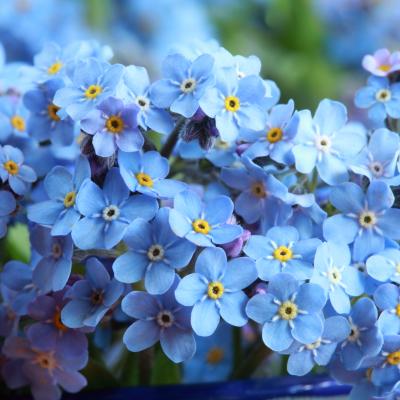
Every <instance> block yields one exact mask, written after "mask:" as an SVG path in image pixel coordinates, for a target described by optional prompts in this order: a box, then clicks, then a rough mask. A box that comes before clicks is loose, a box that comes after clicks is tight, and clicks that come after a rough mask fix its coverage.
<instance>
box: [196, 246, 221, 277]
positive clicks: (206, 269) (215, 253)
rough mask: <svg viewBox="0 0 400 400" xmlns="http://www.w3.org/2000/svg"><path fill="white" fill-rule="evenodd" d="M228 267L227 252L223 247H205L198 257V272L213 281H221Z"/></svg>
mask: <svg viewBox="0 0 400 400" xmlns="http://www.w3.org/2000/svg"><path fill="white" fill-rule="evenodd" d="M226 269H227V260H226V254H225V251H224V250H222V249H221V248H217V247H216V248H210V249H204V250H203V251H202V252H201V253H200V255H199V256H198V257H197V260H196V266H195V270H196V272H197V273H199V274H201V275H203V276H204V277H206V278H207V279H208V280H209V281H211V282H214V281H219V280H220V279H221V278H222V276H223V274H224V272H225V271H226Z"/></svg>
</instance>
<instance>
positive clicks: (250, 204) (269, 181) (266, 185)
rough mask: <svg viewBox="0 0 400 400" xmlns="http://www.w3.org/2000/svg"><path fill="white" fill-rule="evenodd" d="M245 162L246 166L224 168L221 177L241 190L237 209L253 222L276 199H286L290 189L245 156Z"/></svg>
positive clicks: (236, 204)
mask: <svg viewBox="0 0 400 400" xmlns="http://www.w3.org/2000/svg"><path fill="white" fill-rule="evenodd" d="M243 163H244V165H245V167H246V168H234V167H232V168H223V169H222V171H221V179H222V181H223V182H224V183H225V184H227V185H228V186H229V187H231V188H233V189H237V190H240V191H241V193H240V194H239V196H238V197H237V198H236V200H235V211H236V212H237V213H238V214H239V215H240V216H241V217H243V218H244V219H245V221H246V222H247V223H249V224H252V223H254V222H257V221H258V220H259V219H260V218H262V217H263V216H264V215H265V214H266V209H267V208H270V203H272V202H273V200H274V199H276V198H277V199H279V200H281V201H285V200H286V199H287V197H288V189H287V187H286V186H285V185H284V184H283V183H282V182H280V181H279V180H278V179H276V178H275V177H274V176H273V175H272V174H270V173H268V172H267V171H265V170H264V169H263V168H261V167H260V166H258V165H256V164H254V163H253V162H252V161H250V160H249V159H247V158H244V159H243ZM289 208H290V209H291V207H289Z"/></svg>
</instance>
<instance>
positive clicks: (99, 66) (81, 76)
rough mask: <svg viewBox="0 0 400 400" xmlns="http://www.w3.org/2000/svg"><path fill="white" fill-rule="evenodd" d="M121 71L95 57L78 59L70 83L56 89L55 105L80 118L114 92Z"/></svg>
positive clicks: (75, 117)
mask: <svg viewBox="0 0 400 400" xmlns="http://www.w3.org/2000/svg"><path fill="white" fill-rule="evenodd" d="M122 73H123V66H122V65H120V64H114V65H109V64H107V63H101V62H100V61H98V60H96V59H94V58H89V59H87V60H84V61H81V62H79V63H77V65H76V67H75V69H74V73H73V74H72V76H71V83H70V84H68V85H67V86H66V87H64V88H61V89H58V90H57V92H56V94H55V96H54V104H55V105H56V106H58V107H61V108H63V109H65V111H66V112H67V114H68V115H69V116H70V117H71V118H72V119H73V120H75V121H78V120H81V119H82V118H84V117H85V116H86V115H87V114H88V113H89V111H91V110H93V109H94V108H95V107H96V106H97V105H98V104H100V103H101V102H102V101H103V100H105V99H106V98H107V97H110V96H112V95H113V94H114V93H115V91H116V88H117V85H118V83H119V81H120V80H121V77H122Z"/></svg>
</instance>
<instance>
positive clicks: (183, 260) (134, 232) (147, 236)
mask: <svg viewBox="0 0 400 400" xmlns="http://www.w3.org/2000/svg"><path fill="white" fill-rule="evenodd" d="M168 217H169V209H168V208H161V209H160V210H159V211H158V213H157V215H156V216H155V218H154V220H153V221H152V222H147V221H146V220H144V219H142V218H137V219H135V220H134V221H133V222H132V223H131V224H130V226H129V228H128V230H127V231H126V234H125V236H124V242H125V243H126V244H127V245H128V249H129V250H128V251H127V252H126V253H125V254H122V255H121V256H119V257H118V258H117V259H116V260H115V261H114V264H113V270H114V275H115V277H116V279H118V280H119V281H120V282H124V283H134V282H138V281H140V280H141V279H144V286H145V288H146V290H147V291H148V292H149V293H150V294H162V293H165V292H166V291H167V290H168V289H169V288H170V287H171V286H172V284H173V282H174V279H175V269H180V268H183V267H186V266H187V265H188V264H189V262H190V260H191V258H192V256H193V253H194V251H195V250H196V246H195V245H194V244H193V243H191V242H189V241H187V240H185V239H181V238H178V237H177V236H175V235H174V233H173V232H172V231H171V228H170V227H169V223H168Z"/></svg>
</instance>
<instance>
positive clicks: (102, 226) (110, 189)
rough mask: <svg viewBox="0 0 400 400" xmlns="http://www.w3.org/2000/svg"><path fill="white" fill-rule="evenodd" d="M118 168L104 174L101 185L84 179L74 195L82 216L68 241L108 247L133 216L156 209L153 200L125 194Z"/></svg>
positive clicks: (81, 245) (85, 246) (150, 214)
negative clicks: (101, 186) (100, 186)
mask: <svg viewBox="0 0 400 400" xmlns="http://www.w3.org/2000/svg"><path fill="white" fill-rule="evenodd" d="M129 194H130V193H129V189H128V188H127V187H126V185H125V183H124V181H123V180H122V178H121V175H120V173H119V170H118V168H112V169H110V170H109V172H108V173H107V176H106V178H105V181H104V185H103V188H102V189H101V188H99V187H98V186H97V185H96V184H95V183H94V182H92V181H91V180H90V179H86V180H85V181H84V182H83V183H82V186H81V188H80V190H79V193H78V194H77V196H76V204H77V207H78V210H79V212H80V213H81V214H82V215H83V218H82V219H80V220H79V221H77V222H76V223H75V224H74V226H73V228H72V232H71V234H72V240H73V241H74V244H75V245H76V246H77V247H79V248H80V249H83V250H86V249H96V248H97V249H99V248H100V249H111V248H112V247H114V246H115V245H116V244H118V243H119V242H120V241H121V239H122V238H123V236H124V234H125V232H126V229H127V228H128V225H129V224H130V223H131V222H132V221H133V220H134V219H135V218H137V217H141V218H144V219H146V220H150V219H151V218H153V217H154V215H155V214H156V212H157V209H158V203H157V201H156V199H154V198H151V197H149V196H144V195H135V196H130V195H129Z"/></svg>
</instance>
